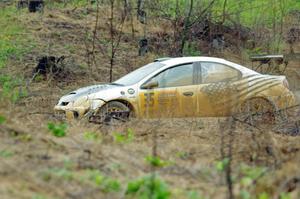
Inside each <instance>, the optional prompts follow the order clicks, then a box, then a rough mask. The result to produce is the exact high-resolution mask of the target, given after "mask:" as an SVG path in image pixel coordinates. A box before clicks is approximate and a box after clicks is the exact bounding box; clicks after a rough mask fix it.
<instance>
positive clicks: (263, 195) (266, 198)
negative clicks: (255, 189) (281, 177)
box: [258, 192, 270, 199]
mask: <svg viewBox="0 0 300 199" xmlns="http://www.w3.org/2000/svg"><path fill="white" fill-rule="evenodd" d="M269 198H270V196H269V194H267V193H265V192H264V193H261V194H259V195H258V199H269Z"/></svg>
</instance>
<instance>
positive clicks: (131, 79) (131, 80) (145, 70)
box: [113, 62, 165, 86]
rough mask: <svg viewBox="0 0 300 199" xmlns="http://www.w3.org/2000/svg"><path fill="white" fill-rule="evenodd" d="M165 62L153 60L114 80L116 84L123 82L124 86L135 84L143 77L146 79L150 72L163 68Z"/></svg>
mask: <svg viewBox="0 0 300 199" xmlns="http://www.w3.org/2000/svg"><path fill="white" fill-rule="evenodd" d="M164 65H165V64H162V63H160V62H153V63H150V64H147V65H145V66H143V67H141V68H139V69H137V70H134V71H132V72H131V73H129V74H127V75H125V76H123V77H121V78H120V79H118V80H117V81H115V82H113V83H114V84H121V85H124V86H130V85H133V84H136V83H138V82H139V81H141V80H142V79H144V78H145V77H146V76H147V75H149V74H150V73H152V72H154V71H156V70H157V69H159V68H161V67H162V66H164Z"/></svg>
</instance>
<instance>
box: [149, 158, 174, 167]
mask: <svg viewBox="0 0 300 199" xmlns="http://www.w3.org/2000/svg"><path fill="white" fill-rule="evenodd" d="M145 161H146V162H147V163H148V164H150V165H151V166H154V167H164V166H167V165H168V164H170V163H169V162H167V161H164V160H162V159H161V158H160V157H158V156H151V155H149V156H147V157H146V158H145Z"/></svg>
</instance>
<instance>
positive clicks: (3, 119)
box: [0, 115, 6, 124]
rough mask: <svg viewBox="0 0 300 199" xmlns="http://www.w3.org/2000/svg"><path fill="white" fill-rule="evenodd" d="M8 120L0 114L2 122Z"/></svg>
mask: <svg viewBox="0 0 300 199" xmlns="http://www.w3.org/2000/svg"><path fill="white" fill-rule="evenodd" d="M5 121H6V118H5V117H4V116H2V115H0V124H4V122H5Z"/></svg>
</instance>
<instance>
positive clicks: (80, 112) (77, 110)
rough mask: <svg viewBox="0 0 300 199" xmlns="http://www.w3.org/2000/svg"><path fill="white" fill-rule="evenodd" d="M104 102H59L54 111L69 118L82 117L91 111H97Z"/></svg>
mask: <svg viewBox="0 0 300 199" xmlns="http://www.w3.org/2000/svg"><path fill="white" fill-rule="evenodd" d="M104 103H105V102H104V101H103V100H87V101H84V102H82V103H80V104H78V103H76V102H75V103H69V104H68V105H66V106H63V105H60V104H58V105H56V106H55V107H54V113H55V114H56V115H58V116H63V117H65V118H66V119H67V120H73V119H80V118H82V117H84V116H85V114H86V113H88V112H89V111H95V110H97V109H98V108H100V107H102V106H103V104H104Z"/></svg>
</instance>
